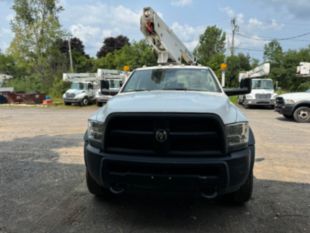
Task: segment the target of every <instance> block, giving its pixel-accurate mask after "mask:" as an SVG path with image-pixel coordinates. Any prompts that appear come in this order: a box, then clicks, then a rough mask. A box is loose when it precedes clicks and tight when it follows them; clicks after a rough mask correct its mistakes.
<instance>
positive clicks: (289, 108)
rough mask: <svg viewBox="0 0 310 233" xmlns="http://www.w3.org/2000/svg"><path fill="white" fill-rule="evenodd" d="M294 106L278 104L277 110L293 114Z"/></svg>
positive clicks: (284, 113)
mask: <svg viewBox="0 0 310 233" xmlns="http://www.w3.org/2000/svg"><path fill="white" fill-rule="evenodd" d="M294 108H295V106H294V105H293V104H276V106H275V111H277V112H278V113H280V114H283V115H286V116H292V115H293V112H294Z"/></svg>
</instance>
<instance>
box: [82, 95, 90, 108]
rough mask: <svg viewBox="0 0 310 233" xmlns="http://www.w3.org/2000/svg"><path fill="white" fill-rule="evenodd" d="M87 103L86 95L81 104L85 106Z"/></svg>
mask: <svg viewBox="0 0 310 233" xmlns="http://www.w3.org/2000/svg"><path fill="white" fill-rule="evenodd" d="M87 105H89V99H88V98H87V97H84V98H83V99H82V101H81V106H87Z"/></svg>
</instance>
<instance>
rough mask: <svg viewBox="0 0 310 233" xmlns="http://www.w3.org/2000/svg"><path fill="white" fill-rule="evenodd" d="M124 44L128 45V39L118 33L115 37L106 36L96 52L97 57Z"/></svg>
mask: <svg viewBox="0 0 310 233" xmlns="http://www.w3.org/2000/svg"><path fill="white" fill-rule="evenodd" d="M125 45H130V43H129V39H128V37H126V36H123V35H119V36H117V37H108V38H106V39H104V41H103V45H102V47H101V48H100V49H99V51H98V52H97V57H98V58H100V57H104V56H106V55H107V54H108V53H112V52H114V51H115V50H119V49H121V48H123V47H124V46H125Z"/></svg>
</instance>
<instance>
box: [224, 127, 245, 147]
mask: <svg viewBox="0 0 310 233" xmlns="http://www.w3.org/2000/svg"><path fill="white" fill-rule="evenodd" d="M226 135H227V144H228V149H229V150H238V149H242V148H244V147H247V145H248V142H249V125H248V123H246V122H243V123H237V124H231V125H227V126H226Z"/></svg>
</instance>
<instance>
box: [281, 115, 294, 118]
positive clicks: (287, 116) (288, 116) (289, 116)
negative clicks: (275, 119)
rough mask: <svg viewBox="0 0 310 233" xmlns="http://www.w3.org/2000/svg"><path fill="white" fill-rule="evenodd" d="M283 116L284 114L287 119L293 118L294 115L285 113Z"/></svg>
mask: <svg viewBox="0 0 310 233" xmlns="http://www.w3.org/2000/svg"><path fill="white" fill-rule="evenodd" d="M283 116H284V117H285V118H286V119H292V118H293V116H292V115H287V114H283Z"/></svg>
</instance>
